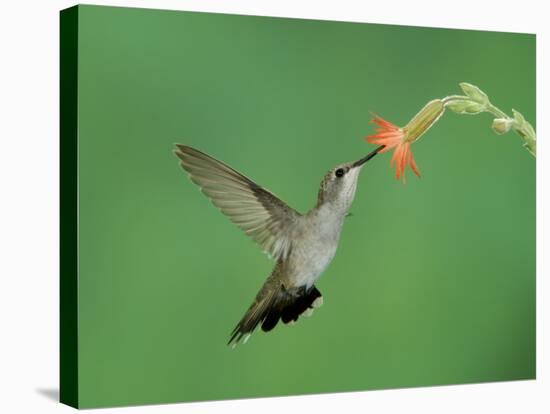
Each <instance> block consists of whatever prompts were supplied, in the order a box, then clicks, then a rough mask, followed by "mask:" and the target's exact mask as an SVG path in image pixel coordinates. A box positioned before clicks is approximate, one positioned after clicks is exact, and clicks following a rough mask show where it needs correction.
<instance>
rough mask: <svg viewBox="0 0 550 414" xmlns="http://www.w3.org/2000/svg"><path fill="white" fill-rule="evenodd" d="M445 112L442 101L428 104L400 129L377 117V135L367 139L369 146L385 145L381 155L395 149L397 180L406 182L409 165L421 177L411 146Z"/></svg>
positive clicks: (374, 119)
mask: <svg viewBox="0 0 550 414" xmlns="http://www.w3.org/2000/svg"><path fill="white" fill-rule="evenodd" d="M444 111H445V105H444V103H443V101H441V100H440V99H435V100H433V101H431V102H428V104H426V106H425V107H424V108H422V109H421V110H420V112H419V113H418V114H416V115H415V117H414V118H413V119H411V120H410V121H409V123H408V124H407V125H406V126H405V127H403V128H400V127H398V126H396V125H394V124H392V123H391V122H388V121H386V120H384V119H382V118H380V117H379V116H377V115H375V116H374V118H373V119H372V121H371V122H372V123H373V124H376V127H377V128H376V131H375V132H376V133H375V134H373V135H369V136H368V137H367V142H368V143H369V144H376V145H384V148H383V149H381V150H380V153H383V152H386V151H389V150H391V149H394V148H395V151H394V153H393V156H392V158H391V160H390V167H393V166H394V164H395V178H397V179H400V178H403V181H404V180H405V167H406V166H407V165H408V166H409V167H410V168H411V170H412V171H413V172H414V173H415V174H416V175H417V176H418V177H420V172H419V171H418V167H417V166H416V163H415V162H414V158H413V154H412V151H411V144H412V143H413V142H415V141H416V140H418V139H419V138H420V137H421V136H422V134H424V133H425V132H426V131H427V130H428V129H430V127H431V126H432V125H433V124H434V123H435V122H436V121H437V120H438V119H439V117H440V116H441V115H443V112H444Z"/></svg>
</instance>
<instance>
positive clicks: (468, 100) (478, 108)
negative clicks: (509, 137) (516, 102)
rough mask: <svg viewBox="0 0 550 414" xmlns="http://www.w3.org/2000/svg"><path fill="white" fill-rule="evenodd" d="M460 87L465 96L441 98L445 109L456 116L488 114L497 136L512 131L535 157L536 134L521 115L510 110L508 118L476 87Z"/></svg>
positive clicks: (466, 85)
mask: <svg viewBox="0 0 550 414" xmlns="http://www.w3.org/2000/svg"><path fill="white" fill-rule="evenodd" d="M460 87H461V88H462V91H463V92H464V93H465V94H466V95H450V96H447V97H445V98H443V99H442V101H443V103H444V104H445V107H448V108H449V109H451V110H452V111H454V112H456V113H458V114H469V115H476V114H479V113H481V112H487V113H490V114H491V115H493V116H494V117H495V119H494V120H493V126H492V128H493V130H494V131H495V132H496V133H497V134H504V133H506V132H508V131H509V130H510V129H513V130H514V131H515V132H516V133H517V134H518V135H519V136H520V137H521V138H522V139H523V141H524V143H523V146H524V147H525V148H526V149H527V151H529V152H530V153H531V154H532V155H533V156H535V157H536V152H537V134H536V132H535V129H534V128H533V126H532V125H531V124H530V123H529V122H527V121H526V120H525V118H524V117H523V115H522V114H521V113H519V112H518V111H516V110H512V112H513V116H512V117H510V116H508V115H507V114H506V113H505V112H504V111H502V110H500V109H499V108H497V107H496V106H495V105H493V104H492V103H491V101H490V100H489V97H488V96H487V94H485V92H483V91H482V90H480V89H479V88H478V87H477V86H474V85H471V84H469V83H465V82H463V83H461V84H460Z"/></svg>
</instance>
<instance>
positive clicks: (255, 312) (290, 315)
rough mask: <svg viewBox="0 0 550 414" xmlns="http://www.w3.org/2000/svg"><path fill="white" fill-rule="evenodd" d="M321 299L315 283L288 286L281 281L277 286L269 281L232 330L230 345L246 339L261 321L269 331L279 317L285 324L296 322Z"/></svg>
mask: <svg viewBox="0 0 550 414" xmlns="http://www.w3.org/2000/svg"><path fill="white" fill-rule="evenodd" d="M322 303H323V297H322V295H321V292H319V290H318V289H317V288H316V287H315V286H312V287H311V288H310V289H306V288H305V287H300V288H292V289H285V287H284V286H282V285H281V286H279V287H274V286H269V285H267V284H266V285H264V287H263V288H262V289H261V290H260V292H259V293H258V295H257V296H256V299H255V300H254V303H252V305H251V306H250V308H248V311H247V312H246V313H245V315H244V316H243V317H242V319H241V320H240V321H239V323H238V324H237V326H236V327H235V329H233V332H231V338H230V339H229V342H228V345H230V344H233V345H236V344H237V343H238V342H239V341H240V340H241V339H243V338H244V340H243V342H246V340H247V339H248V336H249V335H250V334H252V332H253V331H254V329H256V327H257V326H258V325H259V324H261V326H262V331H264V332H269V331H271V330H272V329H273V328H274V327H275V326H276V325H277V323H278V322H279V319H281V320H282V321H283V323H285V324H287V323H290V322H295V321H297V320H298V318H299V317H300V315H302V314H304V315H308V314H310V313H311V312H312V311H313V309H314V308H318V307H319V306H321V305H322Z"/></svg>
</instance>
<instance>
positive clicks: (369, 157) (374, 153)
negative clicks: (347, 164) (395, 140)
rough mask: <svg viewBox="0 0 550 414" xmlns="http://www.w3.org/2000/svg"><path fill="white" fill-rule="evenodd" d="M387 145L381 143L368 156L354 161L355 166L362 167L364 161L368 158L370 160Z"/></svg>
mask: <svg viewBox="0 0 550 414" xmlns="http://www.w3.org/2000/svg"><path fill="white" fill-rule="evenodd" d="M384 147H385V145H380V146H379V147H378V148H376V149H375V150H374V151H372V152H370V153H369V154H367V156H365V157H363V158H361V159H360V160H357V161H355V162H354V163H353V166H354V167H360V166H362V165H363V164H364V163H366V162H367V161H368V160H370V159H371V158H372V157H374V156H375V155H376V154H378V152H379V151H380V150H382V149H383V148H384Z"/></svg>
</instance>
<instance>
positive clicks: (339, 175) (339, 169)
mask: <svg viewBox="0 0 550 414" xmlns="http://www.w3.org/2000/svg"><path fill="white" fill-rule="evenodd" d="M344 173H345V171H344V169H343V168H338V169H337V170H336V172H335V173H334V174H335V175H336V177H338V178H340V177H342V176H343V175H344Z"/></svg>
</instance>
